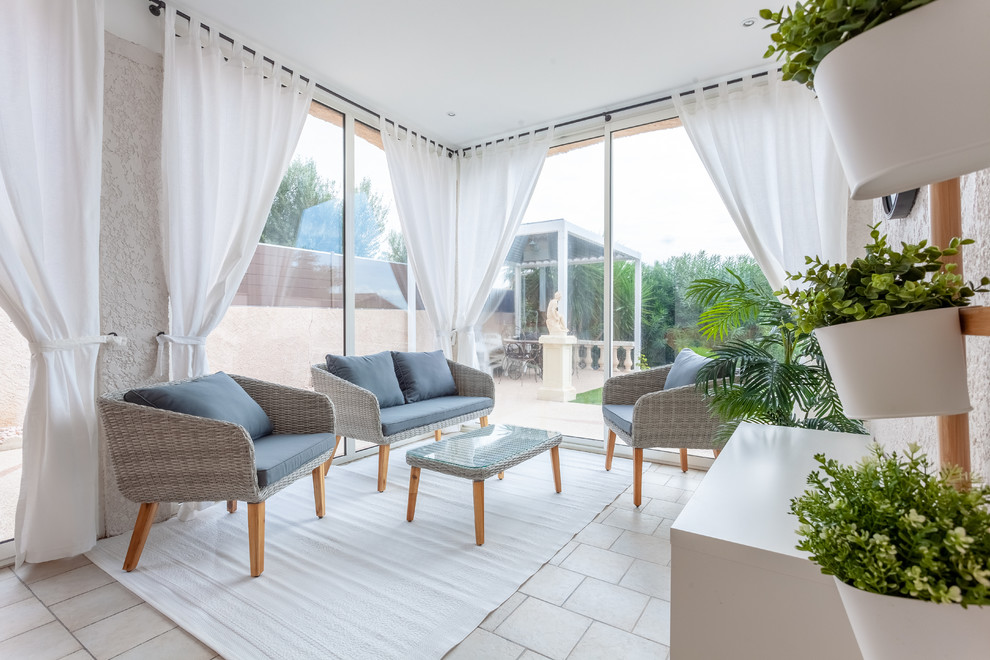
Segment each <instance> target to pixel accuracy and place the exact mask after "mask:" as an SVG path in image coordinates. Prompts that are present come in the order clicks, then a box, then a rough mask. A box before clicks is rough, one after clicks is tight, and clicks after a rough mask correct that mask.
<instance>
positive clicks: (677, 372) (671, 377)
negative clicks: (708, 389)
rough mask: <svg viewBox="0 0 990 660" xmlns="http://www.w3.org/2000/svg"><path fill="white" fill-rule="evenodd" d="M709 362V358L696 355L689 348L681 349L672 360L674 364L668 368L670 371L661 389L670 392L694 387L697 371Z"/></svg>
mask: <svg viewBox="0 0 990 660" xmlns="http://www.w3.org/2000/svg"><path fill="white" fill-rule="evenodd" d="M709 362H711V358H706V357H705V356H704V355H698V354H697V353H695V352H694V351H692V350H691V349H690V348H685V349H682V350H681V352H680V353H678V354H677V357H676V358H674V364H673V365H672V366H671V367H670V371H668V372H667V380H666V381H664V384H663V389H665V390H672V389H674V388H675V387H684V386H685V385H694V381H695V379H696V378H697V377H698V371H700V370H701V368H702V367H703V366H705V365H706V364H708V363H709Z"/></svg>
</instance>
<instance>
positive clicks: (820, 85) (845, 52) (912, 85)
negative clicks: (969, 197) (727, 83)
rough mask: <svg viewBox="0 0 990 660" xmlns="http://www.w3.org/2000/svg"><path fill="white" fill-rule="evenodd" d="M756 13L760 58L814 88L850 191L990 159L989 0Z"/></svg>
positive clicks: (942, 175) (861, 3) (818, 2)
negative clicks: (764, 41) (765, 43)
mask: <svg viewBox="0 0 990 660" xmlns="http://www.w3.org/2000/svg"><path fill="white" fill-rule="evenodd" d="M760 16H761V17H762V18H764V19H766V20H768V21H769V24H768V25H767V27H768V28H772V29H773V32H772V33H771V35H770V38H771V44H770V47H769V48H768V49H767V52H766V53H765V57H771V56H773V55H775V54H776V56H777V58H778V59H780V58H783V59H784V64H783V66H782V71H783V77H784V79H787V80H794V81H796V82H799V83H802V84H805V85H807V86H808V87H811V88H812V89H814V90H815V91H816V92H817V93H818V98H819V100H820V101H821V106H822V111H823V112H824V115H825V121H826V122H827V123H828V126H829V130H830V131H831V133H832V138H833V140H834V142H835V146H836V151H837V152H838V154H839V159H840V160H841V161H842V166H843V169H844V170H845V173H846V179H847V180H848V181H849V187H850V188H851V190H852V196H853V198H854V199H869V198H873V197H881V196H883V195H889V194H894V193H898V192H901V191H903V190H910V189H912V188H917V187H919V186H921V185H924V184H927V183H930V182H932V181H944V180H946V179H950V178H952V177H955V176H959V175H961V174H966V173H968V172H972V171H974V170H978V169H982V168H984V167H987V166H990V122H987V121H986V108H988V107H990V69H987V67H983V66H977V65H976V64H975V63H978V62H986V61H987V60H988V59H990V39H987V38H986V26H987V24H988V23H990V3H988V2H985V0H934V1H933V0H806V1H805V2H803V3H801V2H798V3H795V5H794V7H793V9H792V8H790V7H784V8H782V9H780V10H779V11H771V10H769V9H764V10H762V11H761V12H760ZM968 63H973V65H972V66H967V64H968ZM952 99H964V102H956V101H953V100H952Z"/></svg>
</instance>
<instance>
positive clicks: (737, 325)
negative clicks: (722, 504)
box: [687, 269, 866, 444]
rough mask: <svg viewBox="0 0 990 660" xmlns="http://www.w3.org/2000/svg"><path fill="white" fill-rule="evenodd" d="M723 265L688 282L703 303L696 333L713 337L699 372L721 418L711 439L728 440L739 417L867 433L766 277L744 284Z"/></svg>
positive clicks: (811, 340) (811, 338)
mask: <svg viewBox="0 0 990 660" xmlns="http://www.w3.org/2000/svg"><path fill="white" fill-rule="evenodd" d="M726 270H727V271H728V277H725V278H720V277H713V278H705V279H699V280H695V281H694V282H692V283H691V285H690V286H689V287H688V289H687V297H688V299H690V300H693V301H694V302H697V303H698V304H700V305H701V306H703V307H704V308H705V309H704V311H702V312H701V314H700V316H699V319H698V326H699V329H700V330H701V333H702V335H703V336H704V337H705V338H706V339H709V340H711V341H714V342H717V345H716V346H714V347H713V348H712V349H711V351H710V356H711V358H712V359H711V361H709V362H708V363H707V364H706V365H705V366H703V367H702V368H701V370H700V371H699V372H698V379H697V383H698V388H699V389H700V390H702V391H703V392H704V393H705V394H706V395H707V397H708V405H709V407H710V408H711V410H712V411H713V412H714V413H716V414H717V415H718V416H719V418H720V419H722V420H723V421H722V424H721V425H720V426H719V428H718V430H717V431H716V440H717V441H718V442H719V443H720V444H721V443H724V442H725V441H727V440H728V439H729V437H730V436H731V435H732V433H733V432H734V431H735V429H736V427H737V426H739V424H740V422H752V423H756V424H769V425H773V426H793V427H800V428H810V429H818V430H820V431H841V432H845V433H866V429H865V428H864V427H863V424H862V423H861V422H859V421H857V420H855V419H849V418H848V417H847V416H846V415H845V413H844V412H843V409H842V402H841V401H840V399H839V396H838V394H837V393H836V390H835V386H834V385H833V383H832V377H831V375H830V373H829V370H828V366H827V365H826V364H825V360H824V358H823V357H822V354H821V350H820V349H819V346H818V341H817V340H816V339H815V337H814V336H813V335H812V334H811V333H810V331H809V332H803V331H802V330H801V329H800V328H798V327H797V325H796V322H795V317H794V310H793V309H792V308H791V307H790V306H788V305H785V304H783V303H781V302H780V301H779V300H778V299H777V298H776V297H775V296H774V294H773V290H772V289H771V288H770V285H769V284H767V283H766V281H765V280H764V281H763V282H762V283H757V284H748V283H746V282H745V281H744V280H743V279H742V278H741V277H739V275H737V274H736V273H735V272H733V271H732V270H731V269H726Z"/></svg>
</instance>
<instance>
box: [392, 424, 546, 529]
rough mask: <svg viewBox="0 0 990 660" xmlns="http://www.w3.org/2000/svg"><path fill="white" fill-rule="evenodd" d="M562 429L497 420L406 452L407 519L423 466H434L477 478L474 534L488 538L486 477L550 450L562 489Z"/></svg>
mask: <svg viewBox="0 0 990 660" xmlns="http://www.w3.org/2000/svg"><path fill="white" fill-rule="evenodd" d="M560 437H561V436H560V433H558V432H556V431H543V430H540V429H530V428H526V427H525V426H510V425H507V424H495V425H493V426H486V427H484V428H480V429H478V430H476V431H469V432H467V433H464V434H461V435H457V436H454V437H452V438H447V439H446V440H441V441H440V442H436V443H433V444H429V445H425V446H423V447H417V448H416V449H410V450H409V451H408V452H406V463H408V464H409V465H410V466H411V467H412V469H411V470H410V471H409V507H408V509H407V510H406V520H408V521H409V522H412V519H413V515H414V514H415V512H416V495H417V494H418V493H419V473H420V470H433V471H434V472H441V473H443V474H449V475H452V476H455V477H461V478H463V479H470V480H471V481H473V482H474V538H475V542H476V543H477V544H478V545H483V544H484V542H485V479H487V478H488V477H492V476H494V475H496V474H497V475H499V478H501V477H502V473H503V472H505V470H508V469H509V468H511V467H513V466H515V465H519V464H520V463H522V462H523V461H525V460H527V459H530V458H532V457H533V456H536V455H537V454H542V453H543V452H545V451H546V450H548V449H549V450H550V459H551V462H552V463H553V482H554V487H555V488H556V490H557V492H558V493H559V492H560V454H559V451H558V450H559V446H560Z"/></svg>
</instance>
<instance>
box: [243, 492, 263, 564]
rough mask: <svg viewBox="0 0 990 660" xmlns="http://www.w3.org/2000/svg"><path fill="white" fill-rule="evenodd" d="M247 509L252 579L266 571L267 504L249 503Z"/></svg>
mask: <svg viewBox="0 0 990 660" xmlns="http://www.w3.org/2000/svg"><path fill="white" fill-rule="evenodd" d="M247 508H248V548H249V550H250V553H251V577H258V576H259V575H261V574H262V573H263V572H264V571H265V503H264V502H248V505H247Z"/></svg>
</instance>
